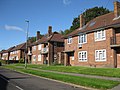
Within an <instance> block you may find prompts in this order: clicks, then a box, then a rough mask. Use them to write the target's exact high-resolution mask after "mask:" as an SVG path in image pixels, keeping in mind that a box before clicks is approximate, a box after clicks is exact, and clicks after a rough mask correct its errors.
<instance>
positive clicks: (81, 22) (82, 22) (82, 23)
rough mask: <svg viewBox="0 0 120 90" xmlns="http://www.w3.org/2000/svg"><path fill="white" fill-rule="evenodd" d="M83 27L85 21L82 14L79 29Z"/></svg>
mask: <svg viewBox="0 0 120 90" xmlns="http://www.w3.org/2000/svg"><path fill="white" fill-rule="evenodd" d="M84 25H85V19H84V17H83V14H81V15H80V28H82V27H83V26H84Z"/></svg>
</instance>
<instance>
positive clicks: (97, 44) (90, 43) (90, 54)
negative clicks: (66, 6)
mask: <svg viewBox="0 0 120 90" xmlns="http://www.w3.org/2000/svg"><path fill="white" fill-rule="evenodd" d="M112 36H113V30H112V29H107V30H106V40H103V41H95V40H94V33H88V34H87V43H86V44H83V45H82V48H80V49H79V48H78V36H75V37H74V38H73V39H72V44H67V39H65V51H70V50H75V52H74V61H73V60H72V61H70V62H71V65H76V66H77V65H78V66H93V67H94V66H96V67H114V50H113V49H111V48H110V37H112ZM101 49H106V59H107V60H106V61H100V62H97V61H95V50H101ZM79 51H87V59H88V60H87V61H86V62H81V61H79V60H78V52H79Z"/></svg>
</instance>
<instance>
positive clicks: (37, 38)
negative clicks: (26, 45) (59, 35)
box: [36, 31, 40, 41]
mask: <svg viewBox="0 0 120 90" xmlns="http://www.w3.org/2000/svg"><path fill="white" fill-rule="evenodd" d="M39 39H40V31H37V36H36V41H37V40H39Z"/></svg>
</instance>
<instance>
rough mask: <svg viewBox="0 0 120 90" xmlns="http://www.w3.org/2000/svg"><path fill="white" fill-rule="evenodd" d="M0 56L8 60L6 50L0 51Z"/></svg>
mask: <svg viewBox="0 0 120 90" xmlns="http://www.w3.org/2000/svg"><path fill="white" fill-rule="evenodd" d="M0 54H1V55H0V56H1V59H2V60H8V52H7V50H2V51H1V52H0Z"/></svg>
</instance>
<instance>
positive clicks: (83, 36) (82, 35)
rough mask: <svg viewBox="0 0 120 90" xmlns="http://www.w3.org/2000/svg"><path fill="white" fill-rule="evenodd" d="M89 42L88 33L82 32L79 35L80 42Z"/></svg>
mask: <svg viewBox="0 0 120 90" xmlns="http://www.w3.org/2000/svg"><path fill="white" fill-rule="evenodd" d="M85 43H87V34H80V35H79V36H78V44H85Z"/></svg>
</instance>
